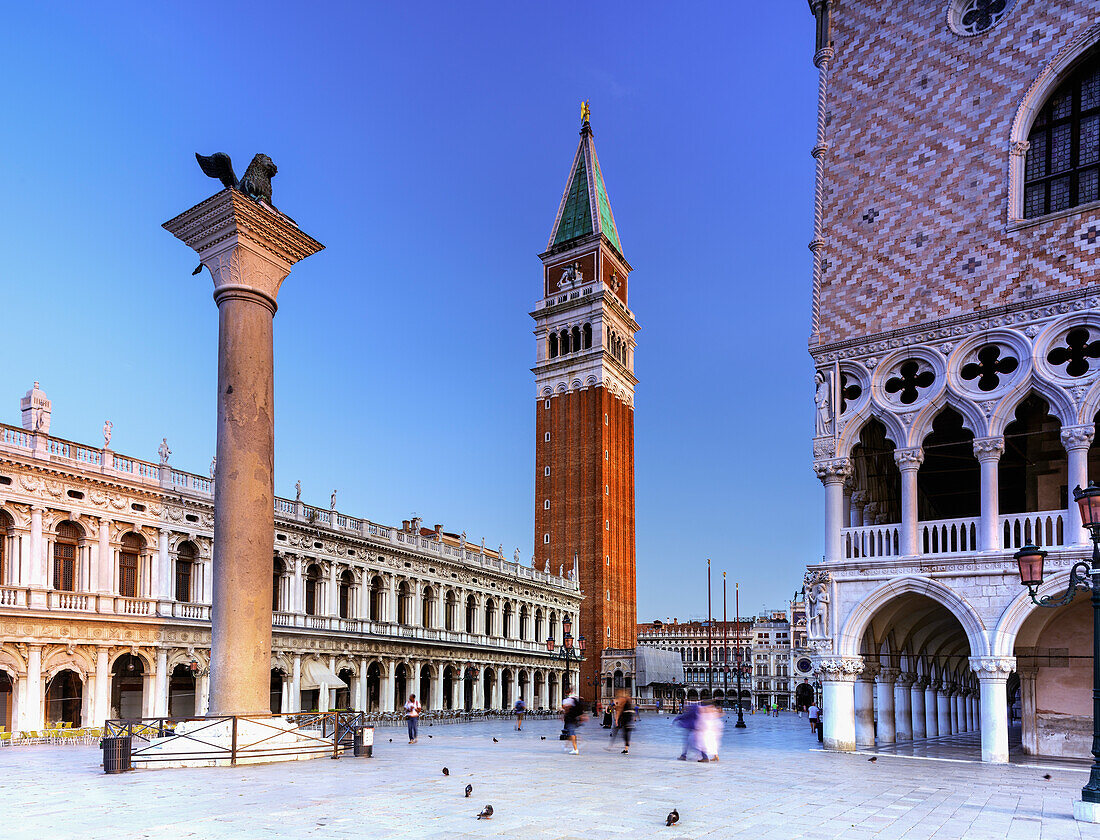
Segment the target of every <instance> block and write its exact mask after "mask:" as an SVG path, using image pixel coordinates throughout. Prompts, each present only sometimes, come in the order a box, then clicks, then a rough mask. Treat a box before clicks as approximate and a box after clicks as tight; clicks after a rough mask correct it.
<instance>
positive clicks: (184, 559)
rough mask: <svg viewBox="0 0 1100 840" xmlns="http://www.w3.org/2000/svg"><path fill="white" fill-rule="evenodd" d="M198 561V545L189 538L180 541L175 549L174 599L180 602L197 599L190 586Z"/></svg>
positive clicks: (185, 602) (184, 602) (186, 602)
mask: <svg viewBox="0 0 1100 840" xmlns="http://www.w3.org/2000/svg"><path fill="white" fill-rule="evenodd" d="M198 561H199V549H198V547H197V546H196V545H195V544H194V543H193V542H191V541H190V540H187V541H184V542H181V543H180V544H179V547H178V548H177V549H176V600H177V601H179V602H180V603H182V604H188V603H190V602H191V601H194V600H197V599H196V598H195V597H194V593H193V591H192V588H191V587H192V583H193V580H194V577H195V575H194V570H195V564H196V563H198Z"/></svg>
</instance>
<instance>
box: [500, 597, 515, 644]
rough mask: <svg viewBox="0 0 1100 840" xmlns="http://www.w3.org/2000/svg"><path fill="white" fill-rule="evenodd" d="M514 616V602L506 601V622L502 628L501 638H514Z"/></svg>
mask: <svg viewBox="0 0 1100 840" xmlns="http://www.w3.org/2000/svg"><path fill="white" fill-rule="evenodd" d="M512 614H513V610H512V602H511V601H505V602H504V621H503V622H502V627H501V636H503V637H504V638H505V639H510V638H512V629H513V628H512Z"/></svg>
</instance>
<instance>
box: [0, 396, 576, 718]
mask: <svg viewBox="0 0 1100 840" xmlns="http://www.w3.org/2000/svg"><path fill="white" fill-rule="evenodd" d="M51 409H52V406H51V404H50V401H49V400H48V399H47V398H46V395H45V394H44V393H43V392H42V391H41V389H39V388H38V385H37V383H35V387H34V388H33V389H32V390H31V391H30V392H28V394H27V396H26V397H25V398H24V400H23V423H22V426H21V427H20V426H8V425H0V630H2V633H0V725H4V726H6V727H7V728H8V729H9V730H12V729H16V730H25V731H30V730H37V729H41V728H42V727H43V725H44V724H45V723H47V722H54V721H59V720H60V721H70V722H72V723H74V724H77V725H85V726H88V725H99V724H101V723H102V722H103V720H104V719H106V718H109V717H119V716H123V717H139V716H159V715H169V714H170V715H191V714H202V713H204V712H205V710H206V708H207V699H208V695H207V690H208V679H209V650H210V602H211V579H212V575H211V571H212V569H211V563H212V535H213V511H214V506H213V498H214V497H213V494H214V482H213V481H212V479H211V478H209V477H206V476H201V475H196V474H193V473H187V472H182V471H180V470H177V469H175V468H174V467H172V466H170V465H169V458H170V455H171V452H170V450H169V447H168V443H167V441H164V442H163V443H162V444H161V447H160V459H159V463H152V462H148V461H143V460H140V459H137V458H132V457H128V456H123V455H120V454H118V453H115V452H113V451H112V450H111V448H110V442H111V433H112V429H111V424H110V423H107V424H105V426H104V441H103V445H102V446H93V445H83V444H78V443H75V442H72V441H69V440H63V439H61V438H57V437H54V436H51V435H50V434H49V429H50V417H51ZM211 473H213V468H212V469H211ZM272 548H273V552H272V578H271V581H272V591H271V598H272V607H273V610H274V619H273V634H274V638H273V641H272V644H273V652H272V655H271V708H272V710H273V711H276V712H279V711H284V712H285V711H297V710H308V709H328V708H354V709H363V710H382V711H387V710H393V709H394V708H395V706H396V707H398V708H399V707H400V703H401V702H403V699H402V698H403V697H404V696H405V695H406V694H407V693H413V692H414V693H416V694H417V695H418V696H419V697H420V699H421V702H422V703H424V705H425V706H426V707H427V708H429V709H447V708H451V709H453V708H474V709H477V708H503V707H508V706H510V705H511V703H512V702H513V701H514V700H515V699H516V698H517V697H519V696H523V697H524V698H525V699H526V701H527V703H528V705H531V706H535V707H549V706H553V707H556V706H557V704H559V703H560V700H561V689H562V685H563V682H564V681H565V674H564V672H563V665H562V663H561V662H560V660H557V659H554V658H552V657H551V656H550V655H549V654H548V652H547V650H546V638H547V637H548V636H554V637H556V638H560V635H561V624H562V621H563V620H564V619H565V618H572V619H573V620H575V619H576V615H577V612H578V609H579V606H580V602H581V595H580V592H579V590H578V585H577V582H576V581H575V580H572V579H569V578H563V577H561V576H559V575H557V574H551V573H547V572H545V571H543V570H541V569H532V568H529V567H527V566H524V565H522V564H520V563H519V562H518V551H517V562H513V561H510V560H508V559H506V558H505V557H504V555H503V551H502V550H501V549H497V550H491V549H487V548H486V547H485V545H484V540H482V541H481V543H480V544H479V545H474V544H471V543H468V542H467V540H466V536H465V534H464V533H463V534H452V533H447V532H444V530H443V529H442V528H441V527H440V526H436V527H435V528H434V529H426V528H422V527H421V525H420V521H419V520H409V521H406V522H404V523H403V524H402V526H401V527H390V526H384V525H379V524H377V523H374V522H370V521H368V520H366V519H359V518H356V517H353V516H349V515H347V514H344V513H341V512H339V511H337V510H336V504H335V498H333V500H332V502H331V504H330V505H329V506H328V507H322V508H319V507H313V506H311V505H308V504H306V503H304V502H302V501H301V499H300V491H299V498H295V499H284V498H276V499H275V541H274V545H273V547H272Z"/></svg>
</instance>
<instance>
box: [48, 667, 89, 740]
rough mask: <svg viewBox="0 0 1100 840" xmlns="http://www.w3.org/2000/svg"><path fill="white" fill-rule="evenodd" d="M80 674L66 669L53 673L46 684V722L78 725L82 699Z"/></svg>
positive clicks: (82, 685)
mask: <svg viewBox="0 0 1100 840" xmlns="http://www.w3.org/2000/svg"><path fill="white" fill-rule="evenodd" d="M83 687H84V684H83V683H82V682H81V679H80V675H79V674H77V673H76V672H75V671H70V670H68V669H66V670H64V671H58V672H57V673H56V674H54V676H53V679H51V680H50V682H49V684H48V685H47V686H46V724H47V725H50V724H56V723H69V724H72V725H73V726H80V707H81V703H82V699H83Z"/></svg>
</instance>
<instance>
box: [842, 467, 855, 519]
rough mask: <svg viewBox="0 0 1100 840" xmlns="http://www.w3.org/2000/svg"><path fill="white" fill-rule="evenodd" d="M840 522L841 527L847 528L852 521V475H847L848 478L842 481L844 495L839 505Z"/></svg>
mask: <svg viewBox="0 0 1100 840" xmlns="http://www.w3.org/2000/svg"><path fill="white" fill-rule="evenodd" d="M840 521H841V523H842V524H841V527H842V528H847V527H848V526H849V525H850V524H851V521H852V474H851V473H848V477H847V478H846V479H844V493H843V496H842V497H841V504H840Z"/></svg>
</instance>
